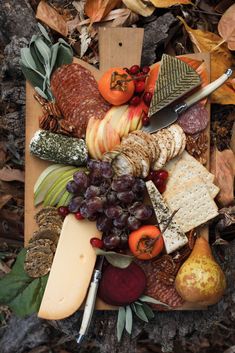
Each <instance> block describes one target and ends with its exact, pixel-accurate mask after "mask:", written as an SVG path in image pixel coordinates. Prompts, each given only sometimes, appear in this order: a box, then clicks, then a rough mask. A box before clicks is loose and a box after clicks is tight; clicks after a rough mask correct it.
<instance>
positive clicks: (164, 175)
mask: <svg viewBox="0 0 235 353" xmlns="http://www.w3.org/2000/svg"><path fill="white" fill-rule="evenodd" d="M168 175H169V174H168V171H167V170H163V169H160V170H158V171H157V176H158V178H160V179H163V180H166V179H167V178H168Z"/></svg>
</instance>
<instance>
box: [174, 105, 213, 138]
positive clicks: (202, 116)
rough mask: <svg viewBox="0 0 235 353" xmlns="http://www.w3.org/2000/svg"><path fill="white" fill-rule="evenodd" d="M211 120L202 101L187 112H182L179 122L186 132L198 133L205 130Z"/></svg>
mask: <svg viewBox="0 0 235 353" xmlns="http://www.w3.org/2000/svg"><path fill="white" fill-rule="evenodd" d="M208 122H209V116H208V111H207V109H206V108H205V107H204V106H203V105H202V104H200V103H197V104H194V105H193V106H192V107H190V108H189V109H188V110H186V112H184V113H182V114H181V115H180V117H179V118H178V120H177V123H178V124H179V125H180V126H181V127H182V129H183V130H184V132H185V133H186V134H190V135H191V134H196V133H198V132H200V131H202V130H204V129H205V128H206V127H207V125H208Z"/></svg>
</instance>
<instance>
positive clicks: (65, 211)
mask: <svg viewBox="0 0 235 353" xmlns="http://www.w3.org/2000/svg"><path fill="white" fill-rule="evenodd" d="M57 212H58V214H59V215H60V216H62V217H66V216H67V215H68V214H69V209H68V207H67V206H60V207H59V208H58V209H57Z"/></svg>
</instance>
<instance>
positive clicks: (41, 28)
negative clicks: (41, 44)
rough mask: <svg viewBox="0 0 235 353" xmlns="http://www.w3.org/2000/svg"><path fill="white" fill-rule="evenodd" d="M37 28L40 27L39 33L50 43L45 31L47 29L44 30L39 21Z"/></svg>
mask: <svg viewBox="0 0 235 353" xmlns="http://www.w3.org/2000/svg"><path fill="white" fill-rule="evenodd" d="M38 28H39V29H40V32H41V34H42V35H43V37H44V38H45V39H46V40H47V41H48V42H49V43H51V40H50V37H49V35H48V33H47V31H46V30H45V28H44V27H43V26H42V25H41V23H38Z"/></svg>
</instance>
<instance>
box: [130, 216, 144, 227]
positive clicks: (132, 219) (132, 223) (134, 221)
mask: <svg viewBox="0 0 235 353" xmlns="http://www.w3.org/2000/svg"><path fill="white" fill-rule="evenodd" d="M140 226H141V222H140V221H139V220H138V219H136V218H135V216H129V217H128V219H127V227H128V229H129V230H136V229H138V228H139V227H140Z"/></svg>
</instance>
